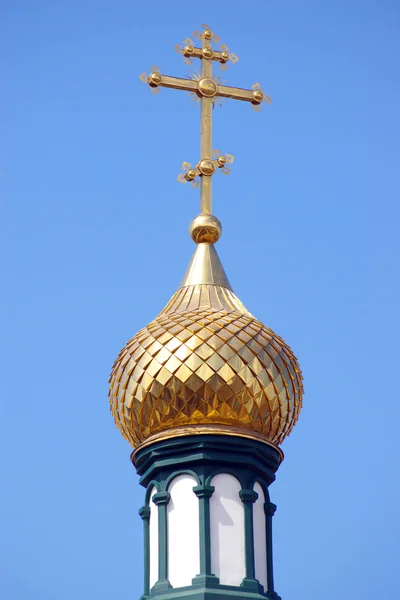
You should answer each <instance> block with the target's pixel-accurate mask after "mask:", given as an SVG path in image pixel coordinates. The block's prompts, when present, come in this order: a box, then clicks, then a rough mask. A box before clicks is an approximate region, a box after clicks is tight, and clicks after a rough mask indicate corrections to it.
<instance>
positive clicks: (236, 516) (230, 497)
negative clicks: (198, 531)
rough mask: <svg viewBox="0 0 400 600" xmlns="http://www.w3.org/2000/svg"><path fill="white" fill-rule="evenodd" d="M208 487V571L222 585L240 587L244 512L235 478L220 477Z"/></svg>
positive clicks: (243, 564) (243, 562) (243, 567)
mask: <svg viewBox="0 0 400 600" xmlns="http://www.w3.org/2000/svg"><path fill="white" fill-rule="evenodd" d="M211 485H213V486H214V487H215V491H214V493H213V495H212V496H211V498H210V525H211V570H212V572H213V573H214V575H216V576H217V577H219V580H220V583H221V584H224V585H240V584H241V582H242V580H243V578H244V577H245V560H244V510H243V503H242V501H241V499H240V496H239V492H240V490H241V486H240V483H239V481H238V480H237V479H236V477H233V476H232V475H228V474H227V473H221V474H220V475H216V476H215V477H214V478H213V479H212V481H211Z"/></svg>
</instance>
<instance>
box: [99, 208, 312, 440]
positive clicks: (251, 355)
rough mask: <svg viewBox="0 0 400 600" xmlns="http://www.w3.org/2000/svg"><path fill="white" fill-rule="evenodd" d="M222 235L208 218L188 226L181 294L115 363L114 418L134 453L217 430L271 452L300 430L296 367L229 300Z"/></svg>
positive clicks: (282, 346) (278, 343)
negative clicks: (155, 442) (190, 249)
mask: <svg viewBox="0 0 400 600" xmlns="http://www.w3.org/2000/svg"><path fill="white" fill-rule="evenodd" d="M220 233H221V224H220V223H219V221H218V219H216V218H215V217H213V216H212V215H201V216H199V217H197V218H196V219H195V220H194V221H193V223H192V226H191V235H192V238H193V240H194V241H195V242H196V244H197V248H196V250H195V253H194V255H193V258H192V260H191V262H190V264H189V267H188V269H187V272H186V274H185V276H184V278H183V281H182V283H181V285H180V287H179V289H178V290H177V291H176V293H175V294H174V295H173V297H172V298H171V300H170V301H169V302H168V304H167V305H166V306H165V308H164V309H163V310H162V311H161V312H160V314H159V315H158V316H157V317H156V318H155V319H154V320H153V321H152V322H151V323H149V324H148V325H147V326H146V327H144V328H143V329H141V330H140V331H139V332H138V333H137V334H136V335H135V336H134V337H133V338H132V339H131V340H129V342H128V343H127V344H126V346H125V348H123V350H122V351H121V352H120V354H119V356H118V358H117V360H116V361H115V363H114V366H113V369H112V373H111V378H110V405H111V412H112V414H113V416H114V419H115V422H116V424H117V426H118V427H119V429H120V430H121V432H122V434H123V436H124V437H125V438H126V439H127V440H128V441H129V442H130V444H131V445H132V446H133V447H135V448H136V447H138V446H139V445H141V444H142V443H143V442H145V441H146V440H149V438H150V440H152V439H154V438H155V437H157V438H162V437H163V436H169V437H172V436H173V435H182V432H184V433H185V434H188V433H200V432H202V433H204V432H210V433H212V432H216V431H217V432H225V433H229V431H231V432H232V433H235V434H236V435H245V436H251V437H257V438H259V439H262V440H264V441H266V442H270V443H273V444H275V445H278V444H280V443H281V442H282V441H283V440H284V438H285V437H286V436H287V435H288V434H289V433H290V431H291V429H292V427H293V426H294V424H295V423H296V421H297V418H298V415H299V412H300V409H301V405H302V393H303V387H302V374H301V371H300V367H299V365H298V362H297V359H296V357H295V356H294V354H293V352H292V350H291V349H290V348H289V346H288V345H287V344H286V343H285V342H284V341H283V340H282V338H280V337H279V336H278V335H277V334H275V333H274V332H273V331H272V330H271V329H269V328H268V327H266V326H265V325H263V324H262V323H261V322H260V321H258V320H257V319H256V318H255V317H253V315H251V314H250V313H249V311H248V310H247V309H246V308H245V306H244V305H243V304H242V302H241V301H240V300H239V298H238V297H237V296H236V295H235V294H234V292H233V291H232V288H231V286H230V284H229V281H228V279H227V276H226V274H225V271H224V269H223V267H222V264H221V262H220V260H219V257H218V255H217V252H216V250H215V247H214V244H215V242H216V241H217V240H218V238H219V236H220ZM150 440H149V441H150Z"/></svg>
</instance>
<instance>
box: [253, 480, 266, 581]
mask: <svg viewBox="0 0 400 600" xmlns="http://www.w3.org/2000/svg"><path fill="white" fill-rule="evenodd" d="M254 491H255V492H256V493H257V494H258V498H257V500H256V501H255V503H254V504H253V528H254V563H255V569H256V579H258V581H259V582H260V583H261V585H262V586H264V591H265V592H266V591H267V537H266V529H265V527H266V523H265V512H264V503H265V496H264V492H263V489H262V487H261V485H260V484H259V483H256V484H255V486H254Z"/></svg>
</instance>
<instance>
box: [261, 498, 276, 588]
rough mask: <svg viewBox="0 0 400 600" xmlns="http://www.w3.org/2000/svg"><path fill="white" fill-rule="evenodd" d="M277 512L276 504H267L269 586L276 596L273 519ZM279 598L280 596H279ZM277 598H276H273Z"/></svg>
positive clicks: (266, 533)
mask: <svg viewBox="0 0 400 600" xmlns="http://www.w3.org/2000/svg"><path fill="white" fill-rule="evenodd" d="M275 511H276V504H274V503H273V502H265V504H264V512H265V529H266V531H265V535H266V541H267V586H268V590H267V591H268V593H269V594H275V590H274V556H273V551H272V517H273V516H274V514H275ZM277 597H278V598H279V596H277ZM271 598H275V596H271Z"/></svg>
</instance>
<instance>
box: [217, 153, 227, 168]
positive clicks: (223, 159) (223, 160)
mask: <svg viewBox="0 0 400 600" xmlns="http://www.w3.org/2000/svg"><path fill="white" fill-rule="evenodd" d="M217 160H218V164H220V165H221V167H224V166H225V165H226V156H218V158H217Z"/></svg>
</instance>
